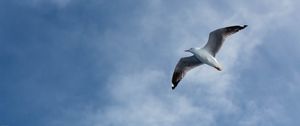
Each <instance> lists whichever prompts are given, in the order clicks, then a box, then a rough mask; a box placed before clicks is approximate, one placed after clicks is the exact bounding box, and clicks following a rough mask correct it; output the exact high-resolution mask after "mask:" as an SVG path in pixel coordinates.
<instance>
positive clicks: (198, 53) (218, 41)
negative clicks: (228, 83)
mask: <svg viewBox="0 0 300 126" xmlns="http://www.w3.org/2000/svg"><path fill="white" fill-rule="evenodd" d="M246 27H247V25H244V26H229V27H225V28H220V29H217V30H214V31H212V32H211V33H210V34H209V39H208V42H207V44H206V45H205V46H204V47H203V48H191V49H189V50H185V51H186V52H190V53H192V54H193V56H190V57H183V58H181V59H180V60H179V62H178V63H177V65H176V67H175V70H174V73H173V77H172V89H175V88H176V86H177V85H178V83H179V82H180V81H181V79H182V78H183V77H184V76H185V74H186V73H187V72H188V71H189V70H191V69H193V68H195V67H197V66H199V65H201V64H207V65H209V66H211V67H214V68H216V69H217V70H219V71H221V70H222V69H221V65H220V64H219V62H218V61H217V59H216V58H215V56H216V54H217V52H218V51H219V50H220V48H221V46H222V44H223V43H224V41H225V38H226V37H227V36H229V35H231V34H234V33H236V32H238V31H239V30H241V29H244V28H246Z"/></svg>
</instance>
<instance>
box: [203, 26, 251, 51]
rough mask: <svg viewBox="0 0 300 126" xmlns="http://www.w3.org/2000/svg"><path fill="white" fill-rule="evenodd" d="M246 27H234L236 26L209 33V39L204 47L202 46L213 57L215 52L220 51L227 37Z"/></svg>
mask: <svg viewBox="0 0 300 126" xmlns="http://www.w3.org/2000/svg"><path fill="white" fill-rule="evenodd" d="M246 27H247V25H244V26H238V25H236V26H229V27H225V28H220V29H217V30H214V31H212V32H210V33H209V39H208V42H207V43H206V45H205V46H204V48H205V49H206V50H208V51H209V52H210V53H211V54H212V55H213V56H215V55H216V54H217V52H218V51H219V50H220V48H221V46H222V44H223V42H224V41H225V38H226V37H227V36H229V35H232V34H234V33H236V32H238V31H239V30H242V29H244V28H246Z"/></svg>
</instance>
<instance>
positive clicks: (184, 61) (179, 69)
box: [172, 56, 202, 89]
mask: <svg viewBox="0 0 300 126" xmlns="http://www.w3.org/2000/svg"><path fill="white" fill-rule="evenodd" d="M201 64H202V62H200V61H199V60H198V59H197V58H196V57H195V56H190V57H183V58H181V59H180V60H179V61H178V63H177V65H176V67H175V70H174V73H173V77H172V83H173V85H172V89H175V87H176V86H177V85H178V83H179V82H180V81H181V79H182V78H183V77H184V76H185V74H186V73H187V72H188V71H189V70H191V69H193V68H195V67H197V66H199V65H201Z"/></svg>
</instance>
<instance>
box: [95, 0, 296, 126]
mask: <svg viewBox="0 0 300 126" xmlns="http://www.w3.org/2000/svg"><path fill="white" fill-rule="evenodd" d="M254 3H255V4H254ZM167 4H168V3H166V2H163V1H155V2H150V4H149V5H150V6H149V8H148V9H149V11H148V12H147V13H146V14H145V16H142V17H141V20H138V22H137V23H138V24H142V25H141V26H142V27H140V28H141V30H142V31H143V32H144V33H145V34H138V36H139V35H143V37H142V39H145V41H146V42H150V41H148V40H151V41H155V40H156V39H154V38H151V37H155V36H157V34H160V33H161V30H163V31H166V32H170V33H169V34H166V33H161V34H163V35H167V36H164V37H166V38H168V39H167V40H169V41H164V43H166V44H161V45H162V47H164V46H167V45H168V48H161V47H158V48H157V49H155V48H152V49H154V50H156V51H161V52H163V53H174V54H167V55H168V56H171V58H167V57H165V54H162V56H160V55H155V57H152V56H151V54H143V53H147V52H142V51H141V52H139V53H142V54H139V55H145V56H148V58H142V59H141V60H139V61H138V62H137V63H136V64H132V63H130V64H127V61H126V59H121V61H120V62H122V66H120V67H118V71H123V70H124V69H123V67H127V66H129V67H131V66H134V67H137V69H135V70H133V71H130V70H128V69H126V71H125V72H118V71H117V72H116V74H113V75H112V76H111V78H110V81H109V82H108V83H109V85H110V86H109V88H108V89H109V90H110V92H111V94H110V95H111V98H112V101H114V102H113V104H111V106H109V107H107V108H105V110H101V111H99V112H97V113H94V114H92V115H90V118H93V120H94V125H183V124H184V125H187V124H191V125H195V124H197V125H198V124H201V125H204V126H205V125H217V124H218V122H217V120H218V116H219V115H224V114H225V115H226V114H235V115H241V113H247V114H246V115H245V116H243V118H242V119H241V121H238V120H237V124H240V125H245V126H247V125H259V124H270V123H267V122H266V120H268V119H267V118H274V119H275V118H278V117H277V116H278V115H279V117H280V114H283V113H284V109H283V108H281V106H280V104H279V103H276V104H277V105H278V106H277V107H275V108H272V107H270V108H267V109H266V110H261V109H260V108H259V107H257V106H256V103H255V101H253V102H251V103H248V102H247V101H244V100H242V101H239V99H236V98H237V97H235V96H234V95H235V92H238V91H239V89H238V88H236V85H237V84H240V83H239V82H237V81H238V80H239V71H241V70H243V68H245V67H249V66H248V65H251V62H252V61H251V60H249V59H253V57H252V54H253V51H254V50H255V47H257V46H258V45H259V44H261V43H263V42H264V41H263V38H264V35H265V34H266V33H267V32H268V31H269V30H272V29H274V27H276V26H278V25H279V24H280V23H282V22H279V21H276V20H280V19H282V18H286V17H288V16H290V15H289V14H290V13H291V12H292V11H294V5H293V4H292V3H291V1H283V2H277V3H271V4H270V3H269V2H266V1H256V2H253V3H252V2H249V3H242V2H238V1H236V2H231V3H230V4H229V3H228V8H219V9H216V6H215V5H214V4H215V3H213V2H212V3H204V2H196V1H193V2H191V3H188V4H182V5H176V2H175V4H174V5H173V6H171V7H170V6H169V5H168V6H167ZM257 5H259V6H257ZM177 6H180V7H181V8H178V9H174V8H177ZM220 10H225V11H222V12H221V11H220ZM224 15H225V16H224ZM235 24H248V25H249V27H248V28H247V29H246V30H243V31H241V32H239V33H237V34H235V35H233V36H232V37H229V38H228V40H227V41H226V43H225V46H224V47H223V48H222V50H221V52H220V54H219V55H218V56H217V57H218V59H219V60H220V62H222V63H223V66H224V68H225V71H223V72H221V73H220V72H216V71H215V70H213V69H212V68H210V67H207V66H202V68H197V69H195V70H192V71H191V72H190V73H189V74H188V75H187V76H186V78H185V79H184V80H183V81H182V83H181V84H182V86H179V88H178V90H175V91H170V89H169V88H170V87H169V85H170V82H169V80H170V76H171V72H172V70H171V68H168V69H165V68H163V67H161V66H152V64H148V61H147V60H146V59H149V60H152V59H168V60H169V61H168V62H167V61H162V62H164V64H165V65H168V66H169V65H173V66H174V65H175V63H176V62H177V60H178V58H179V57H181V56H183V52H182V50H183V49H185V48H189V47H193V46H201V45H204V44H205V42H206V40H207V35H208V32H209V31H211V30H214V29H215V28H219V27H223V26H227V25H235ZM271 24H272V25H271ZM194 27H197V28H194ZM147 35H150V38H149V36H147ZM158 41H160V40H158ZM200 41H201V42H200ZM144 48H147V47H144ZM164 49H165V50H164ZM166 50H169V51H170V52H167V51H166ZM156 54H159V53H156ZM127 56H128V57H130V55H127ZM136 58H139V57H136ZM160 61H161V60H160ZM172 62H173V63H172ZM149 65H150V66H149ZM237 66H238V67H237ZM170 70H171V71H170ZM158 87H159V88H158ZM180 88H181V89H180ZM191 89H193V90H191ZM239 102H245V103H246V104H250V105H249V106H246V110H244V109H243V108H241V107H240V106H239V105H240V104H238V103H239ZM270 104H272V103H270ZM278 107H279V108H280V109H281V110H278ZM251 111H254V112H251Z"/></svg>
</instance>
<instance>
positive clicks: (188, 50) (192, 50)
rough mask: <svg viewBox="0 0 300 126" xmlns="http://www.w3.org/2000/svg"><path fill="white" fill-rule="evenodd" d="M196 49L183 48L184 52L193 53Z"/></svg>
mask: <svg viewBox="0 0 300 126" xmlns="http://www.w3.org/2000/svg"><path fill="white" fill-rule="evenodd" d="M195 50H196V49H195V48H190V49H187V50H184V51H185V52H190V53H193V52H194V51H195Z"/></svg>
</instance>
